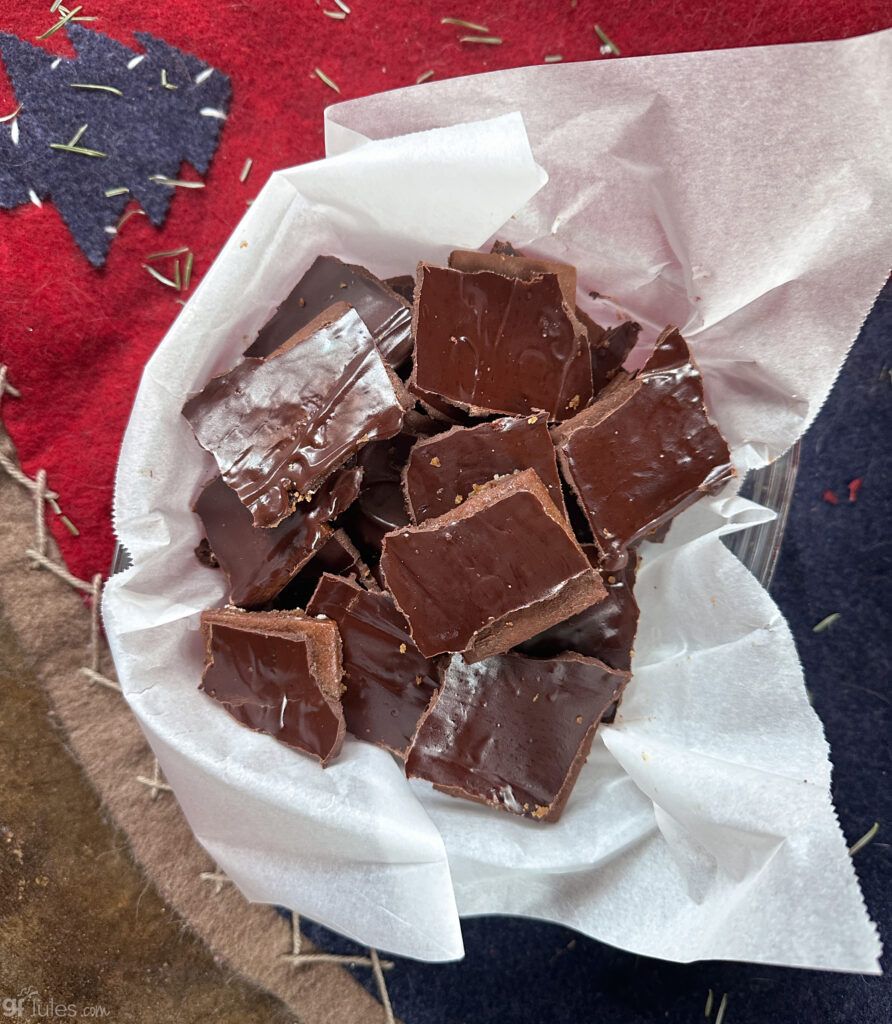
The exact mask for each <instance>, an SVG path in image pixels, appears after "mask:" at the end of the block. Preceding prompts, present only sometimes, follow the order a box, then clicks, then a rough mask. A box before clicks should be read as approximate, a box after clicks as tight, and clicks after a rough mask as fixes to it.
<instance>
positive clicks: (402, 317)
mask: <svg viewBox="0 0 892 1024" xmlns="http://www.w3.org/2000/svg"><path fill="white" fill-rule="evenodd" d="M336 302H347V303H349V305H351V306H352V307H353V308H354V309H355V310H356V312H357V313H358V314H359V316H360V318H361V319H362V322H363V323H364V324H365V325H366V327H368V329H369V331H370V332H371V335H372V337H373V338H374V339H375V344H376V345H377V346H378V351H379V352H380V353H381V355H382V356H383V357H384V358H385V359H386V360H387V362H388V363H389V364H390V365H391V366H392V367H393V368H394V369H396V368H397V367H399V366H401V365H402V364H403V363H405V361H406V360H407V359H408V358H409V356H410V355H411V353H412V308H411V304H410V302H407V301H406V299H404V298H403V296H402V295H400V294H398V293H397V292H396V291H395V290H394V289H393V288H391V287H390V285H389V284H388V283H387V282H386V281H380V280H379V279H378V278H377V277H375V275H374V274H373V273H372V272H371V271H369V270H366V268H365V267H359V266H355V265H354V264H352V263H342V262H341V260H339V259H338V258H337V257H335V256H317V257H316V259H315V261H314V262H313V265H312V266H311V267H310V269H309V270H308V271H307V272H306V273H305V274H304V276H303V277H302V278H301V279H300V280H299V281H298V282H297V284H296V285H295V286H294V288H292V290H291V291H290V292H289V293H288V295H287V296H286V297H285V300H284V301H283V302H282V304H281V305H280V306H279V308H278V309H277V310H276V312H275V313H274V314H273V316H272V318H271V319H270V320H269V321H268V322H267V323H266V324H265V325H264V326H263V327H262V328H261V330H260V333H259V334H258V335H257V338H256V340H255V341H254V343H253V344H252V345H251V346H250V348H248V349H247V350H246V351H245V355H246V356H268V355H270V353H272V352H274V351H275V350H276V349H277V348H278V347H279V346H280V345H282V344H284V342H286V341H287V340H288V339H289V338H290V337H291V336H292V335H294V334H296V333H297V332H298V331H299V330H300V329H301V328H302V327H305V326H306V325H307V324H308V323H310V321H311V320H313V319H315V318H316V317H317V316H318V315H319V314H320V313H323V312H324V311H325V310H326V309H328V307H329V306H332V305H334V303H336Z"/></svg>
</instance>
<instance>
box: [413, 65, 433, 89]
mask: <svg viewBox="0 0 892 1024" xmlns="http://www.w3.org/2000/svg"><path fill="white" fill-rule="evenodd" d="M433 77H434V69H433V68H429V69H428V70H427V71H425V72H424V73H423V74H420V75H419V76H418V77H417V78H416V79H415V84H416V85H421V83H422V82H426V81H427V80H428V79H429V78H433Z"/></svg>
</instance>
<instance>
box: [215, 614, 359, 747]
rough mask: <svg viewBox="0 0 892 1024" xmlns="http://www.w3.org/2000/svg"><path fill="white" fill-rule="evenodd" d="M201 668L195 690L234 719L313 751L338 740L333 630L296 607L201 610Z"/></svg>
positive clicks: (340, 732) (337, 665)
mask: <svg viewBox="0 0 892 1024" xmlns="http://www.w3.org/2000/svg"><path fill="white" fill-rule="evenodd" d="M201 629H202V632H203V634H204V639H205V652H206V660H205V669H204V673H203V675H202V677H201V685H200V687H199V689H201V690H204V692H205V693H206V694H208V696H210V697H213V698H214V700H216V701H218V702H219V703H220V704H222V705H223V707H224V708H226V710H227V711H228V712H229V713H230V715H232V717H233V718H235V719H236V721H238V722H240V723H241V724H242V725H246V726H248V727H249V728H250V729H253V730H254V731H255V732H263V733H268V734H269V735H270V736H274V737H275V738H276V739H277V740H280V741H281V742H282V743H286V744H288V746H290V747H296V748H297V749H298V750H302V751H304V752H305V753H307V754H312V755H313V756H314V757H317V758H318V759H319V760H320V761H321V762H322V766H323V767H325V765H326V764H327V763H328V762H329V761H330V760H331V758H332V757H334V756H335V755H336V754H337V753H338V751H339V750H340V749H341V746H342V745H343V742H344V732H345V729H346V727H345V725H344V715H343V712H342V710H341V702H340V697H341V654H340V647H341V645H340V639H339V636H338V628H337V626H336V625H335V624H334V623H333V622H330V621H329V620H327V619H311V618H310V617H309V616H307V615H304V614H303V612H245V611H240V610H239V609H235V608H222V609H219V610H217V611H206V612H202V613H201Z"/></svg>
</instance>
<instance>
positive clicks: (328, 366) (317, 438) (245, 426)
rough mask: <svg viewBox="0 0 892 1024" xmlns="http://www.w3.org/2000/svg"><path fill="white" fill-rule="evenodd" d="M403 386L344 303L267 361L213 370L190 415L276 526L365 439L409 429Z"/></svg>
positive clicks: (242, 491) (248, 498)
mask: <svg viewBox="0 0 892 1024" xmlns="http://www.w3.org/2000/svg"><path fill="white" fill-rule="evenodd" d="M401 392H402V385H401V384H400V381H399V380H398V378H396V377H395V376H394V375H393V371H392V370H390V369H389V368H388V367H387V365H386V364H385V363H384V361H383V360H382V358H381V355H380V353H379V352H378V349H377V348H376V347H375V343H374V341H373V340H372V336H371V334H369V331H368V328H367V327H366V326H365V324H364V323H363V322H362V320H360V318H359V315H358V314H357V313H356V311H355V310H354V309H352V308H350V307H349V306H348V305H346V303H338V304H337V305H335V306H332V307H331V308H330V309H328V310H326V312H324V313H322V314H320V315H319V316H318V317H317V318H316V319H315V320H313V321H311V322H310V323H309V324H307V325H306V327H304V328H303V329H302V330H301V331H299V332H298V333H297V334H295V335H294V336H293V337H291V338H290V339H289V340H288V341H286V342H285V343H284V344H283V345H281V346H279V348H277V349H276V350H275V351H274V352H273V353H272V354H271V355H269V356H267V357H266V358H265V359H262V358H254V357H248V358H245V359H243V360H242V362H240V363H239V364H238V365H237V366H236V367H235V368H234V369H232V370H229V371H228V372H227V373H223V374H221V375H220V376H217V377H213V378H212V379H211V380H210V382H209V383H208V384H207V385H206V386H205V388H204V389H203V390H202V391H200V392H199V393H198V394H197V395H194V396H193V397H192V398H190V399H189V401H188V402H186V404H185V405H184V406H183V415H184V416H185V417H186V419H187V420H188V421H189V423H190V425H191V426H192V430H193V431H194V433H195V437H196V439H197V440H198V443H199V444H200V445H201V446H202V447H203V448H206V449H207V450H208V451H209V452H211V454H212V455H213V456H214V458H215V459H216V461H217V465H218V467H219V469H220V472H221V474H222V476H223V479H224V480H225V481H226V483H227V484H229V486H230V487H232V488H233V490H234V491H235V492H236V493H237V494H238V496H239V498H240V499H241V501H242V502H243V504H244V505H245V506H246V507H247V508H248V509H249V510H250V511H251V514H252V516H253V519H254V525H255V526H259V527H265V528H269V527H273V526H276V525H278V524H279V523H280V522H281V521H282V520H283V519H285V518H287V517H288V516H289V515H290V514H291V513H292V512H293V511H294V509H295V507H296V506H297V505H298V504H299V503H300V502H302V501H307V500H309V499H310V498H312V496H313V494H314V492H315V491H316V490H317V489H318V488H319V487H320V486H321V484H322V483H323V482H324V481H325V479H326V478H327V477H328V476H329V475H330V474H331V473H333V472H334V471H335V470H336V469H338V468H340V467H341V466H342V465H343V464H344V463H345V462H346V461H347V460H348V459H349V458H350V457H351V456H352V455H353V454H354V453H355V452H357V451H358V450H359V449H360V448H362V447H363V445H365V444H367V443H368V442H369V441H375V440H381V439H383V438H387V437H392V436H393V435H394V434H396V433H398V432H399V430H400V428H401V426H402V422H403V411H404V409H403V397H404V396H403V395H402V393H401Z"/></svg>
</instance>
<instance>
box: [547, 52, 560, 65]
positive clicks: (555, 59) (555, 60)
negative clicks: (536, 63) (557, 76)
mask: <svg viewBox="0 0 892 1024" xmlns="http://www.w3.org/2000/svg"><path fill="white" fill-rule="evenodd" d="M563 59H564V58H563V56H562V55H561V54H559V53H550V54H549V55H548V56H547V57H546V58H545V63H546V64H559V63H560V62H561V61H562V60H563Z"/></svg>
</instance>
